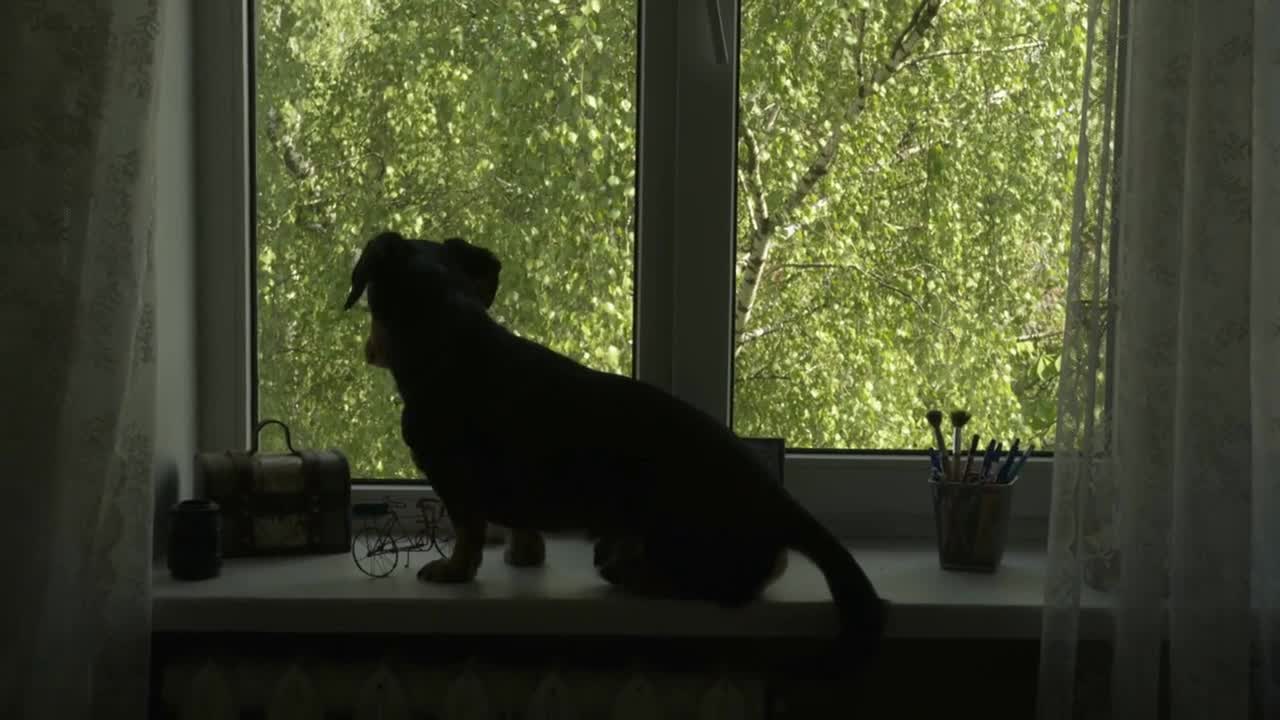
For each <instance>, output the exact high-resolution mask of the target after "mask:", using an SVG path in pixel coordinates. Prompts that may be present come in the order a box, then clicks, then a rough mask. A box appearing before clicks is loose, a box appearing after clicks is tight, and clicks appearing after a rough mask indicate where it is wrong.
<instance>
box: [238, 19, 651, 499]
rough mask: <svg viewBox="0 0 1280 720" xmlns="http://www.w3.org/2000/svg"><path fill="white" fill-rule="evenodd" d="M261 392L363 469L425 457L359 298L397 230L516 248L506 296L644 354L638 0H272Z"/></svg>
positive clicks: (624, 369)
mask: <svg viewBox="0 0 1280 720" xmlns="http://www.w3.org/2000/svg"><path fill="white" fill-rule="evenodd" d="M257 13H258V18H257V32H256V36H257V43H256V53H255V56H256V57H255V60H256V67H255V68H254V70H255V72H254V92H255V96H254V97H255V108H256V112H255V116H256V117H255V131H254V140H255V147H256V151H257V152H256V154H255V161H256V166H255V170H256V186H257V194H256V200H257V206H256V210H257V212H256V239H257V256H256V272H257V277H256V280H257V297H256V299H257V369H258V373H257V375H258V383H257V390H258V412H259V415H260V416H262V417H276V418H283V419H286V420H287V421H289V422H292V423H293V424H294V425H295V426H296V431H297V432H298V433H299V435H301V436H303V437H305V438H306V441H307V442H308V443H309V444H311V445H313V446H321V447H341V448H343V450H344V452H346V453H347V455H348V457H349V458H350V460H351V462H352V466H353V467H352V471H353V473H354V474H356V475H358V476H365V477H377V478H406V479H412V478H415V477H417V476H418V474H419V473H418V471H417V469H416V468H414V466H413V464H412V461H411V460H410V458H409V456H408V451H407V449H406V448H405V446H404V444H403V442H402V441H401V437H400V429H399V428H400V425H399V420H400V418H399V409H398V406H397V402H398V398H397V396H396V393H395V388H394V384H393V383H392V381H391V378H390V375H389V373H386V372H385V371H380V370H376V369H374V368H371V367H368V366H366V365H365V364H364V362H363V354H362V352H361V348H362V343H363V339H364V333H365V332H366V323H367V319H366V318H365V317H363V316H362V315H361V314H359V313H346V314H343V313H340V312H338V310H339V309H340V308H341V304H342V301H343V296H344V293H345V292H346V287H347V286H348V282H349V279H350V273H351V267H352V265H353V263H354V261H355V258H356V257H358V254H359V251H360V250H361V249H362V248H363V246H364V243H365V241H367V240H368V239H369V238H370V237H372V236H373V235H374V234H376V233H377V232H379V231H381V230H384V229H394V230H397V231H399V232H402V233H404V234H405V235H407V236H410V237H426V238H431V239H436V240H440V239H443V238H445V237H449V236H454V235H461V236H462V237H464V238H466V239H467V240H469V241H471V242H474V243H477V244H479V245H482V246H484V247H486V248H488V249H490V250H492V251H494V252H495V253H496V254H497V255H498V257H499V258H500V259H501V261H502V263H503V270H502V275H501V286H500V289H499V293H498V298H497V300H496V302H495V305H494V308H493V310H494V314H495V316H496V317H497V318H498V319H499V320H500V321H502V322H503V323H504V324H506V325H508V326H509V327H511V328H512V329H513V330H515V331H516V332H517V333H519V334H522V335H526V336H529V337H533V338H537V339H538V340H540V341H542V342H544V343H546V344H547V345H549V346H551V347H552V348H554V349H556V350H558V351H560V352H562V353H565V354H567V355H569V356H570V357H573V358H575V359H577V360H579V361H582V362H584V363H586V364H588V365H590V366H592V367H596V368H599V369H602V370H607V371H610V372H619V373H630V372H631V366H632V341H631V337H632V332H631V326H632V316H633V308H632V296H633V281H632V278H633V267H632V266H633V262H632V259H633V257H634V253H635V250H634V235H635V234H634V229H635V210H634V203H635V194H636V193H635V181H636V172H635V152H636V151H635V125H636V113H635V110H636V108H635V106H636V21H637V8H636V7H635V4H634V3H627V2H609V3H601V2H599V1H598V0H593V1H591V2H585V3H577V2H574V3H569V2H509V1H506V0H504V1H503V2H474V3H443V2H437V1H435V0H400V1H398V2H368V1H367V0H260V2H259V4H258V8H257Z"/></svg>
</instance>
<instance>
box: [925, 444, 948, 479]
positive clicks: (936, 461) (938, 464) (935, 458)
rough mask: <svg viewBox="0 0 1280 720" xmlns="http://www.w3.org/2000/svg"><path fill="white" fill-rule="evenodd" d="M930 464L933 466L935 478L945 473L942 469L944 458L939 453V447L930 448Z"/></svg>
mask: <svg viewBox="0 0 1280 720" xmlns="http://www.w3.org/2000/svg"><path fill="white" fill-rule="evenodd" d="M929 465H930V466H931V467H932V468H933V478H934V479H935V480H936V479H938V478H940V477H942V476H943V475H944V474H945V473H944V472H943V470H942V458H941V457H940V456H939V455H938V450H937V448H932V447H931V448H929Z"/></svg>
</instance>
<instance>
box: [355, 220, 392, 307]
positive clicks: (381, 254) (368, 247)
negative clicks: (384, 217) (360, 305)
mask: <svg viewBox="0 0 1280 720" xmlns="http://www.w3.org/2000/svg"><path fill="white" fill-rule="evenodd" d="M407 243H408V241H406V240H405V239H404V237H403V236H401V235H400V234H399V233H396V232H391V231H389V230H388V231H386V232H382V233H379V234H378V235H376V236H375V237H374V238H373V239H372V240H370V241H369V242H367V243H365V246H364V251H363V252H362V253H360V259H359V260H357V261H356V266H355V268H354V269H353V270H352V271H351V292H350V293H348V294H347V302H346V304H345V305H343V306H342V309H343V310H350V309H351V308H352V306H354V305H355V304H356V303H357V302H359V300H360V296H361V295H363V294H364V290H365V288H366V287H368V285H369V281H370V280H372V279H373V275H374V273H376V272H377V271H378V270H379V269H380V268H386V267H388V266H389V265H390V263H391V262H392V260H393V258H394V257H395V256H396V255H397V254H400V253H402V252H403V249H404V247H405V246H406V245H407Z"/></svg>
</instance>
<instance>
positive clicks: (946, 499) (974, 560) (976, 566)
mask: <svg viewBox="0 0 1280 720" xmlns="http://www.w3.org/2000/svg"><path fill="white" fill-rule="evenodd" d="M1017 483H1018V481H1017V479H1016V478H1015V479H1014V481H1013V482H1011V483H957V482H939V481H937V480H933V479H930V480H929V488H930V490H931V491H932V493H933V524H934V530H935V531H936V533H937V539H938V561H939V563H941V565H942V569H943V570H961V571H966V572H988V573H991V572H995V571H996V569H997V568H999V567H1000V559H1001V557H1003V556H1004V546H1005V541H1006V540H1007V539H1008V537H1009V513H1010V510H1011V509H1012V507H1013V486H1014V485H1017Z"/></svg>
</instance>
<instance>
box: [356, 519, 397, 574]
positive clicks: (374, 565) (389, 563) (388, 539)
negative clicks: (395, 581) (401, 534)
mask: <svg viewBox="0 0 1280 720" xmlns="http://www.w3.org/2000/svg"><path fill="white" fill-rule="evenodd" d="M351 558H352V559H353V560H355V561H356V567H358V568H360V572H362V573H364V574H365V575H368V576H369V577H375V578H380V577H386V576H388V575H390V574H391V571H392V570H395V569H396V562H397V561H398V560H399V559H400V549H399V548H398V547H397V546H396V539H395V538H394V537H392V536H391V535H388V534H386V533H383V532H382V531H381V530H380V529H378V528H377V527H374V526H366V527H364V528H361V530H360V532H358V533H356V536H355V537H354V538H352V540H351Z"/></svg>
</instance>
